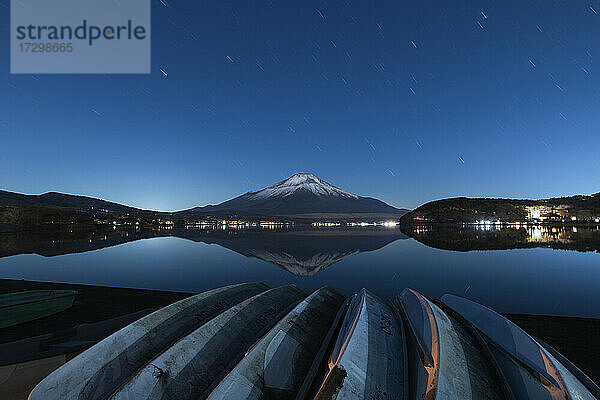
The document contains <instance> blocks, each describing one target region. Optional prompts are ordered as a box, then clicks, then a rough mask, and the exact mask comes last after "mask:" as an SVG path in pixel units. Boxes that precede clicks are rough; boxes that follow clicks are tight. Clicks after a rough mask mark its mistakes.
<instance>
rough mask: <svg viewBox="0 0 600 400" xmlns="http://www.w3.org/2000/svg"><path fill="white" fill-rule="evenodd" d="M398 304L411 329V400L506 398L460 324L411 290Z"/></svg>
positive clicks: (406, 290)
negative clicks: (412, 399)
mask: <svg viewBox="0 0 600 400" xmlns="http://www.w3.org/2000/svg"><path fill="white" fill-rule="evenodd" d="M397 306H398V307H399V309H400V311H401V313H402V314H403V316H404V318H405V322H406V323H407V324H408V326H409V328H410V330H409V332H410V334H409V335H407V336H408V338H407V345H408V346H407V348H408V355H409V371H410V378H409V380H410V393H411V395H410V397H411V398H414V399H431V400H442V399H444V400H445V399H462V400H471V399H473V400H487V399H490V400H491V399H506V394H505V393H504V392H503V390H502V382H499V381H498V379H497V374H496V371H494V370H493V368H492V367H491V366H490V365H489V362H487V361H488V360H486V359H485V357H484V356H483V355H482V353H481V351H480V349H479V346H478V344H477V343H476V341H475V340H474V338H473V337H472V336H471V335H469V333H468V332H467V331H465V329H464V328H463V327H462V326H461V325H460V323H459V322H458V321H456V320H455V319H453V318H451V317H450V316H448V315H447V314H446V313H444V311H442V310H441V309H440V308H439V307H438V306H436V305H435V304H434V303H432V302H430V301H429V300H427V299H426V298H425V297H424V296H422V295H421V294H419V293H417V292H416V291H414V290H412V289H404V291H403V292H402V293H401V294H400V296H399V297H398V299H397Z"/></svg>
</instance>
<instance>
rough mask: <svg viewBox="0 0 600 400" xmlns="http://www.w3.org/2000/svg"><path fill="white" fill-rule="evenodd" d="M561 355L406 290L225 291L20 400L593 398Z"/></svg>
mask: <svg viewBox="0 0 600 400" xmlns="http://www.w3.org/2000/svg"><path fill="white" fill-rule="evenodd" d="M599 395H600V391H599V389H598V387H597V386H596V385H595V384H594V383H593V382H592V381H591V380H590V379H589V378H587V377H586V376H585V374H583V373H582V372H581V371H579V370H578V369H577V368H576V367H575V366H574V365H572V364H571V363H570V362H569V361H568V360H566V359H565V358H564V357H563V356H561V355H560V354H559V353H557V352H556V351H555V350H553V349H552V348H550V347H549V346H547V345H545V344H543V343H541V342H540V341H537V340H535V339H534V338H533V337H531V336H530V335H528V334H527V333H525V332H524V331H523V330H521V329H520V328H519V327H518V326H516V325H514V324H513V323H512V322H510V321H509V320H507V319H505V318H504V317H502V316H501V315H499V314H497V313H496V312H494V311H492V310H490V309H488V308H486V307H484V306H482V305H480V304H477V303H474V302H472V301H470V300H467V299H464V298H460V297H457V296H453V295H445V296H443V297H442V298H441V299H440V301H436V302H432V301H430V300H428V299H426V298H425V297H424V296H422V295H421V294H419V293H417V292H416V291H414V290H411V289H405V290H404V291H403V292H402V293H401V294H400V295H399V296H398V298H397V299H395V301H393V302H384V301H382V300H381V299H379V298H378V297H376V296H375V295H373V294H372V293H370V292H369V291H367V290H365V289H363V290H361V291H360V292H359V293H357V294H355V295H354V296H352V297H350V298H347V297H346V296H343V295H341V294H340V293H338V292H336V291H335V290H333V289H331V288H329V287H324V288H321V289H319V290H317V291H315V292H314V293H312V294H311V295H309V296H306V294H305V293H303V292H302V291H301V290H300V289H298V288H296V287H295V286H283V287H279V288H274V289H270V288H268V287H267V286H266V285H264V284H260V283H249V284H240V285H233V286H227V287H223V288H219V289H214V290H211V291H208V292H205V293H201V294H198V295H195V296H192V297H189V298H186V299H184V300H181V301H179V302H176V303H173V304H171V305H169V306H167V307H164V308H162V309H160V310H158V311H156V312H154V313H152V314H149V315H147V316H145V317H143V318H141V319H139V320H137V321H135V322H133V323H132V324H130V325H128V326H126V327H125V328H123V329H121V330H119V331H118V332H116V333H114V334H112V335H111V336H109V337H107V338H106V339H104V340H102V341H101V342H99V343H98V344H96V345H94V346H93V347H91V348H89V349H88V350H86V351H84V352H83V353H81V354H80V355H79V356H77V357H75V358H74V359H72V360H71V361H69V362H68V363H67V364H65V365H63V366H62V367H60V368H58V369H57V370H56V371H54V372H53V373H51V374H50V375H49V376H47V377H46V378H45V379H44V380H43V381H41V382H40V383H39V384H38V385H37V386H36V387H35V389H34V390H33V391H32V392H31V395H30V397H29V398H30V399H31V400H67V399H88V400H92V399H115V400H116V399H128V400H129V399H136V400H137V399H178V400H179V399H211V400H216V399H219V400H221V399H235V400H243V399H297V400H300V399H318V400H325V399H327V400H330V399H348V400H354V399H357V400H358V399H400V400H404V399H406V400H409V399H410V400H413V399H426V400H436V399H438V400H441V399H477V400H486V399H516V400H522V399H535V400H538V399H539V400H541V399H549V400H550V399H571V400H583V399H585V400H587V399H597V398H599V397H598V396H599Z"/></svg>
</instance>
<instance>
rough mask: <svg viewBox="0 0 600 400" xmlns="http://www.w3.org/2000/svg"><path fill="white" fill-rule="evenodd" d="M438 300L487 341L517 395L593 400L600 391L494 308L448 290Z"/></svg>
mask: <svg viewBox="0 0 600 400" xmlns="http://www.w3.org/2000/svg"><path fill="white" fill-rule="evenodd" d="M441 301H442V303H443V304H445V305H446V306H447V307H449V308H450V309H452V310H453V311H454V312H456V313H457V314H458V315H460V317H461V318H463V319H464V320H465V321H466V322H467V323H469V324H471V325H472V326H473V327H474V328H475V329H477V331H478V332H480V333H481V334H482V336H483V337H484V338H485V340H486V341H488V342H489V343H490V349H491V352H492V354H493V357H494V359H495V360H496V362H497V364H498V366H499V367H500V369H501V370H502V374H503V376H504V377H505V379H506V381H507V383H508V384H509V386H510V387H511V388H512V391H513V393H514V395H515V397H516V398H517V399H534V400H546V399H547V400H553V399H572V400H594V399H596V396H595V395H594V394H592V393H596V394H598V393H600V391H599V390H598V386H596V385H595V384H594V383H593V382H592V381H591V380H590V379H589V378H587V377H586V376H585V375H583V376H582V378H584V379H581V380H580V379H578V378H577V377H576V375H575V374H573V373H572V372H571V371H570V370H569V368H568V365H569V364H570V363H569V364H568V365H567V366H565V365H563V364H562V363H561V362H560V361H558V359H557V357H555V355H557V356H558V357H560V358H563V357H562V356H561V355H559V354H556V352H555V351H554V350H553V351H552V352H550V351H548V349H546V348H545V347H544V346H543V345H542V344H540V343H539V342H538V341H536V340H535V339H534V338H532V337H531V336H530V335H528V334H527V333H526V332H525V331H523V330H522V329H521V328H519V327H518V326H517V325H515V324H514V323H512V322H511V321H509V320H508V319H506V318H504V317H503V316H501V315H500V314H498V313H496V312H495V311H492V310H490V309H489V308H487V307H484V306H482V305H481V304H478V303H476V302H474V301H471V300H467V299H464V298H462V297H458V296H454V295H450V294H445V295H444V296H442V298H441ZM552 353H554V354H555V355H553V354H552ZM565 360H566V359H565ZM577 371H579V370H577ZM579 373H580V374H581V371H579ZM576 374H577V372H576Z"/></svg>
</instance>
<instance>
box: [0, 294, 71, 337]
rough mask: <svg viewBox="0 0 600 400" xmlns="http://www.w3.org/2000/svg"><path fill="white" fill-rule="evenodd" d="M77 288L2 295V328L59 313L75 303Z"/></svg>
mask: <svg viewBox="0 0 600 400" xmlns="http://www.w3.org/2000/svg"><path fill="white" fill-rule="evenodd" d="M76 295H77V291H76V290H29V291H26V292H16V293H7V294H1V295H0V329H2V328H7V327H9V326H14V325H19V324H23V323H25V322H29V321H33V320H36V319H40V318H44V317H47V316H50V315H54V314H57V313H59V312H61V311H64V310H66V309H68V308H70V307H71V306H72V305H73V301H74V300H75V296H76Z"/></svg>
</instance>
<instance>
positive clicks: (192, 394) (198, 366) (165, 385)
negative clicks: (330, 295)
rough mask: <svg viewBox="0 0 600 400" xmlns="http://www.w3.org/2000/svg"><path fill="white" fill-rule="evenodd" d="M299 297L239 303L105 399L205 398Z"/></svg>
mask: <svg viewBox="0 0 600 400" xmlns="http://www.w3.org/2000/svg"><path fill="white" fill-rule="evenodd" d="M304 297H306V295H305V294H304V293H303V292H302V291H301V290H300V289H298V288H296V287H295V286H284V287H280V288H276V289H271V290H267V291H266V292H263V293H260V294H257V295H256V296H254V297H251V298H250V299H248V300H245V301H243V302H242V303H240V304H238V305H236V306H234V307H232V308H230V309H229V310H227V311H225V312H223V313H222V314H220V315H218V316H217V317H215V318H213V319H212V320H210V321H209V322H207V323H206V324H204V325H202V326H201V327H200V328H198V329H196V330H195V331H194V332H192V333H190V334H189V335H187V336H186V337H185V338H183V339H181V340H180V341H179V342H177V343H176V344H175V345H174V346H173V347H171V348H170V349H168V350H167V351H165V352H164V353H162V354H161V355H160V356H158V357H157V358H155V359H154V360H152V361H151V362H150V363H148V365H147V366H146V367H145V368H143V369H142V370H140V371H139V372H138V373H137V374H136V375H135V376H134V377H133V378H132V379H131V380H130V381H129V382H127V383H125V384H124V385H123V386H121V387H120V388H119V390H118V391H117V392H116V393H115V394H114V395H113V396H111V397H110V399H113V400H128V399H140V400H142V399H154V398H156V397H157V396H158V397H162V398H172V399H192V398H193V399H198V398H205V397H206V396H207V395H208V394H209V393H210V392H211V391H212V390H213V389H214V386H215V385H216V384H217V383H218V382H219V381H220V380H221V379H222V378H223V377H224V376H225V374H226V373H227V371H230V370H231V369H232V368H233V367H234V366H235V364H237V363H238V362H239V361H240V360H241V359H242V357H243V356H244V353H245V352H246V351H247V350H248V348H249V347H250V346H251V345H252V344H253V343H256V342H257V341H258V340H259V339H260V338H261V337H262V336H264V334H265V333H267V331H268V330H269V329H270V328H271V327H272V326H273V325H274V324H275V323H276V322H277V321H278V320H279V319H281V318H282V317H283V315H282V314H287V313H288V312H289V311H290V309H291V308H293V307H294V306H295V305H296V304H298V303H299V302H300V301H301V300H302V299H304Z"/></svg>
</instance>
